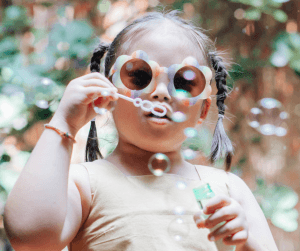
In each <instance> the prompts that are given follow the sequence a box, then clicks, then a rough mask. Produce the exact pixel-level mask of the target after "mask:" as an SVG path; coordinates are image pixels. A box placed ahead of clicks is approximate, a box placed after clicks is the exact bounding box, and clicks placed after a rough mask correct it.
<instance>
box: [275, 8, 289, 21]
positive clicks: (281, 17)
mask: <svg viewBox="0 0 300 251" xmlns="http://www.w3.org/2000/svg"><path fill="white" fill-rule="evenodd" d="M273 17H274V18H275V19H276V20H277V21H279V22H281V23H284V22H286V21H287V19H288V16H287V14H286V13H285V12H284V11H282V10H275V11H274V12H273Z"/></svg>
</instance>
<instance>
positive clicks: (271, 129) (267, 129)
mask: <svg viewBox="0 0 300 251" xmlns="http://www.w3.org/2000/svg"><path fill="white" fill-rule="evenodd" d="M259 130H260V132H261V133H262V134H263V135H273V134H274V133H275V130H276V126H274V125H271V124H264V125H261V126H260V128H259Z"/></svg>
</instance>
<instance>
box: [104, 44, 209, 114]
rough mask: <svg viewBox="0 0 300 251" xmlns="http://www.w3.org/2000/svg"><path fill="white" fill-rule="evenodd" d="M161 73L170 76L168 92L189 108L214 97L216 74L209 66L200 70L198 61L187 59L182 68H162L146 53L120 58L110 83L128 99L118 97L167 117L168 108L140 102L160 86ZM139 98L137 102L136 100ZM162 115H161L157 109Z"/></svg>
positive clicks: (176, 66) (201, 67)
mask: <svg viewBox="0 0 300 251" xmlns="http://www.w3.org/2000/svg"><path fill="white" fill-rule="evenodd" d="M161 72H165V73H167V74H168V78H169V80H170V81H169V83H168V92H169V94H170V95H171V96H173V97H177V98H179V99H180V100H181V102H183V103H184V104H185V105H187V106H189V105H194V104H195V103H196V102H197V100H198V99H207V98H208V97H209V96H210V94H211V90H212V89H211V86H210V81H211V79H212V72H211V70H210V69H209V68H208V67H206V66H200V65H199V63H198V62H197V60H196V59H195V58H194V57H191V56H190V57H187V58H185V59H184V60H183V61H182V63H181V64H173V65H171V66H170V67H168V68H167V67H161V66H160V65H159V64H158V63H157V62H155V61H151V60H149V57H148V55H147V53H146V52H144V51H142V50H137V51H135V52H133V53H132V54H131V56H128V55H121V56H119V57H118V58H117V60H116V62H115V63H114V65H113V66H112V68H111V69H110V72H109V80H110V81H111V82H112V83H113V84H114V85H115V86H116V87H117V88H120V89H123V90H125V95H126V96H124V95H122V94H119V93H118V96H119V97H121V98H124V99H126V100H128V101H131V102H133V103H134V105H135V106H136V107H139V106H141V108H142V109H143V110H145V111H151V112H152V113H153V114H155V115H157V116H164V115H165V114H166V112H167V110H166V108H165V107H164V106H161V105H153V103H152V102H151V101H148V100H141V99H140V98H137V97H138V96H140V95H141V93H152V92H153V91H154V90H155V89H156V86H157V77H158V76H159V74H160V73H161ZM133 98H135V99H133ZM156 107H157V108H159V109H161V110H162V112H157V111H155V110H154V108H156Z"/></svg>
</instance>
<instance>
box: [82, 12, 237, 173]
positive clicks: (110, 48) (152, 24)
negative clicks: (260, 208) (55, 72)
mask: <svg viewBox="0 0 300 251" xmlns="http://www.w3.org/2000/svg"><path fill="white" fill-rule="evenodd" d="M181 13H182V12H181V11H179V10H172V11H166V12H165V11H162V12H149V13H147V14H145V15H144V16H142V17H140V18H138V19H136V20H134V21H133V22H132V23H131V24H129V25H128V26H127V27H125V28H124V29H123V30H122V31H121V32H120V33H119V34H118V35H117V36H116V38H115V39H114V40H113V42H112V43H111V44H108V43H104V42H101V43H100V44H99V46H98V47H97V48H96V49H95V50H94V53H93V56H92V59H91V65H90V70H91V72H100V60H101V58H102V57H103V55H104V54H105V52H106V51H107V55H106V57H105V65H104V74H105V76H106V77H107V78H108V77H109V76H108V74H109V70H110V68H111V67H112V65H113V63H114V61H115V59H116V58H117V57H118V56H119V55H122V54H126V53H127V52H126V51H127V50H128V49H129V47H130V45H132V43H134V41H135V39H138V37H140V36H143V35H145V34H147V33H148V32H151V31H154V30H155V29H157V27H160V26H161V24H166V22H168V23H169V24H172V25H175V26H176V27H177V28H178V29H179V30H180V32H182V33H184V34H185V35H186V36H187V37H188V38H190V40H192V41H194V42H195V43H197V45H198V46H199V48H200V50H201V51H202V54H203V56H204V58H205V60H206V62H207V66H209V67H210V68H213V69H214V70H215V80H216V85H217V89H218V92H217V106H218V111H219V119H218V122H217V125H216V128H215V131H214V136H213V141H212V148H211V156H210V159H211V162H212V163H214V162H215V161H216V160H217V159H219V158H220V157H225V158H226V171H229V170H230V165H231V159H232V155H233V147H232V144H231V142H230V139H229V138H228V137H227V135H226V132H225V130H224V127H223V118H224V113H225V105H224V100H225V99H226V97H227V95H228V94H227V93H228V90H227V86H226V77H227V75H228V72H227V70H226V67H225V66H226V65H228V66H229V63H227V62H225V59H224V58H223V57H222V56H221V55H220V53H219V52H218V51H217V50H216V48H215V44H214V42H213V41H212V40H211V39H210V38H209V37H208V36H207V35H205V34H204V30H203V29H202V28H199V27H196V26H194V25H193V24H192V22H191V21H186V20H184V19H182V18H181V17H179V14H181ZM158 23H160V25H157V24H158ZM97 155H99V156H100V158H103V157H102V155H101V153H100V151H99V148H98V139H97V132H96V126H95V121H92V122H91V128H90V132H89V136H88V141H87V146H86V161H89V162H91V161H94V160H96V159H98V158H97Z"/></svg>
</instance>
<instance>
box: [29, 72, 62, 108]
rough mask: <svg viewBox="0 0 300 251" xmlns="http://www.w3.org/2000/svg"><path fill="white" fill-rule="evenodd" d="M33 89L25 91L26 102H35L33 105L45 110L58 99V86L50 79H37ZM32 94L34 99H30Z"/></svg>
mask: <svg viewBox="0 0 300 251" xmlns="http://www.w3.org/2000/svg"><path fill="white" fill-rule="evenodd" d="M33 88H34V89H28V90H27V91H26V99H27V102H28V101H29V102H30V101H33V100H35V102H34V103H35V105H36V106H38V107H40V108H42V109H47V108H49V106H50V105H52V104H53V103H54V102H55V101H57V100H58V99H59V96H60V89H59V86H58V85H57V84H56V83H55V82H54V81H53V80H52V79H50V78H38V79H37V81H35V82H34V84H33ZM32 94H34V98H33V97H32Z"/></svg>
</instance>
